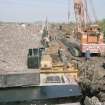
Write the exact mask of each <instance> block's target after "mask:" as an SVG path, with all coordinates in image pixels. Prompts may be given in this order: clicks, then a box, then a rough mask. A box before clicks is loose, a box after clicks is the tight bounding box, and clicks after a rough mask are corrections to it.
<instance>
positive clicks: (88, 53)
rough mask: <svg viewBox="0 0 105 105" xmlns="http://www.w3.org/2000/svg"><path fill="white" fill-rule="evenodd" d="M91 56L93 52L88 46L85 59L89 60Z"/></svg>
mask: <svg viewBox="0 0 105 105" xmlns="http://www.w3.org/2000/svg"><path fill="white" fill-rule="evenodd" d="M90 57H91V54H90V50H89V49H88V48H87V50H86V52H85V59H86V60H89V59H90Z"/></svg>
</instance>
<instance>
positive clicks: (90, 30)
mask: <svg viewBox="0 0 105 105" xmlns="http://www.w3.org/2000/svg"><path fill="white" fill-rule="evenodd" d="M73 3H74V13H75V20H76V28H75V34H76V35H77V38H78V39H79V40H80V50H81V52H82V53H85V52H86V50H87V49H88V50H89V51H90V53H98V54H100V55H105V43H104V37H103V36H104V35H103V33H102V32H101V29H100V27H99V26H98V24H97V22H96V15H95V10H94V7H93V5H92V11H93V13H92V14H93V15H94V20H95V22H94V23H95V24H93V23H92V20H91V18H90V15H89V10H88V3H87V0H73ZM91 3H92V0H91Z"/></svg>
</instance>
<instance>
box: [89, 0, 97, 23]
mask: <svg viewBox="0 0 105 105" xmlns="http://www.w3.org/2000/svg"><path fill="white" fill-rule="evenodd" d="M89 2H90V5H91V9H92V12H93V17H94V20H95V22H97V16H96V12H95V8H94V4H93V1H92V0H89Z"/></svg>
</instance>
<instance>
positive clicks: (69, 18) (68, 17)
mask: <svg viewBox="0 0 105 105" xmlns="http://www.w3.org/2000/svg"><path fill="white" fill-rule="evenodd" d="M67 15H68V23H69V22H70V0H68V14H67Z"/></svg>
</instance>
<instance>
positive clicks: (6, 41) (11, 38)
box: [0, 24, 41, 74]
mask: <svg viewBox="0 0 105 105" xmlns="http://www.w3.org/2000/svg"><path fill="white" fill-rule="evenodd" d="M39 31H40V28H39V27H38V26H37V25H34V24H31V25H29V24H28V25H26V27H23V26H22V25H21V24H2V25H0V73H1V74H2V73H4V72H6V73H7V72H12V71H23V70H27V65H26V64H27V53H28V49H29V48H36V47H39V46H40V45H41V44H40V40H41V35H40V34H39Z"/></svg>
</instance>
